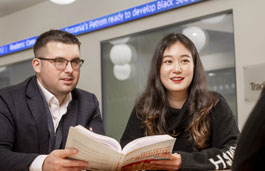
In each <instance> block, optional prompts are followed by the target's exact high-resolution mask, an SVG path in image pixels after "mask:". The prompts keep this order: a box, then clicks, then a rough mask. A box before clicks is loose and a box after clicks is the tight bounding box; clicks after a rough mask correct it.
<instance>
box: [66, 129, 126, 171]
mask: <svg viewBox="0 0 265 171" xmlns="http://www.w3.org/2000/svg"><path fill="white" fill-rule="evenodd" d="M84 129H85V128H84ZM81 130H82V131H80V128H79V127H70V129H69V134H68V137H67V141H66V146H65V148H75V149H77V150H78V154H77V155H74V156H71V157H70V158H72V159H78V160H84V161H87V162H88V163H89V164H88V168H87V170H116V168H117V165H118V164H119V160H120V158H121V157H122V156H123V154H121V153H120V152H118V151H116V150H114V149H113V147H111V146H109V145H106V144H103V143H102V141H103V140H102V139H100V140H101V141H98V139H96V138H95V136H91V134H86V131H85V132H84V130H83V129H81ZM97 135H98V134H97ZM97 138H99V137H98V136H97Z"/></svg>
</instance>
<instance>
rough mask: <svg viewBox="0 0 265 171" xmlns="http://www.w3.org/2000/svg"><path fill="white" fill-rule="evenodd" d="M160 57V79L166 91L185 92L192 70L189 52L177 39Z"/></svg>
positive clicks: (192, 64)
mask: <svg viewBox="0 0 265 171" xmlns="http://www.w3.org/2000/svg"><path fill="white" fill-rule="evenodd" d="M162 58H163V59H162V64H161V68H160V79H161V81H162V84H163V85H164V87H165V88H166V89H167V92H168V93H170V94H179V93H184V94H187V92H188V88H189V86H190V84H191V81H192V78H193V71H194V62H193V59H192V54H191V52H190V51H189V50H188V49H187V48H186V47H185V46H184V45H183V44H182V43H181V42H179V41H178V42H176V43H174V44H173V45H172V46H170V47H168V48H167V49H165V51H164V53H163V56H162Z"/></svg>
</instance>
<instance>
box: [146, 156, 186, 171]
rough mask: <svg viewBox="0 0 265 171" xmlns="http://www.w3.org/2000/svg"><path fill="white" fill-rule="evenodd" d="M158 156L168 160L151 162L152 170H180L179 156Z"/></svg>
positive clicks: (180, 161)
mask: <svg viewBox="0 0 265 171" xmlns="http://www.w3.org/2000/svg"><path fill="white" fill-rule="evenodd" d="M160 156H161V157H165V158H169V160H157V161H151V164H152V170H179V169H180V168H181V164H182V160H181V156H180V154H178V153H174V154H161V155H160Z"/></svg>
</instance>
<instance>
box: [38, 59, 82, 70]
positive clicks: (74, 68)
mask: <svg viewBox="0 0 265 171" xmlns="http://www.w3.org/2000/svg"><path fill="white" fill-rule="evenodd" d="M35 58H37V59H40V60H46V61H53V63H54V66H55V67H56V69H59V70H65V68H66V67H67V65H68V63H69V62H70V63H71V67H72V68H73V70H78V69H80V68H81V66H82V64H83V63H84V62H85V60H84V59H80V58H76V59H73V60H71V61H69V60H67V59H65V58H63V57H56V58H44V57H35ZM56 60H63V61H64V63H65V61H66V63H65V66H64V68H59V67H58V62H57V65H56ZM75 60H79V64H78V65H76V67H77V66H78V68H76V67H73V63H72V62H73V61H75Z"/></svg>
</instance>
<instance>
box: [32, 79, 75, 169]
mask: <svg viewBox="0 0 265 171" xmlns="http://www.w3.org/2000/svg"><path fill="white" fill-rule="evenodd" d="M37 82H38V85H39V87H40V89H41V91H42V93H43V94H44V97H45V99H46V101H47V103H48V106H49V110H50V113H51V116H52V121H53V128H54V133H55V132H56V130H57V128H58V125H59V123H60V120H61V118H62V116H63V115H64V114H66V112H67V106H68V104H69V103H70V101H71V100H72V95H71V93H69V94H67V96H66V98H65V99H64V102H63V104H62V105H61V106H60V103H59V101H58V99H57V98H56V97H55V96H54V95H53V94H52V93H50V92H49V91H48V90H47V89H45V88H44V87H43V86H42V85H41V83H40V82H39V80H37ZM47 156H48V155H39V156H38V157H36V158H35V159H34V160H33V162H32V163H31V165H30V167H29V171H42V165H43V162H44V160H45V159H46V157H47Z"/></svg>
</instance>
